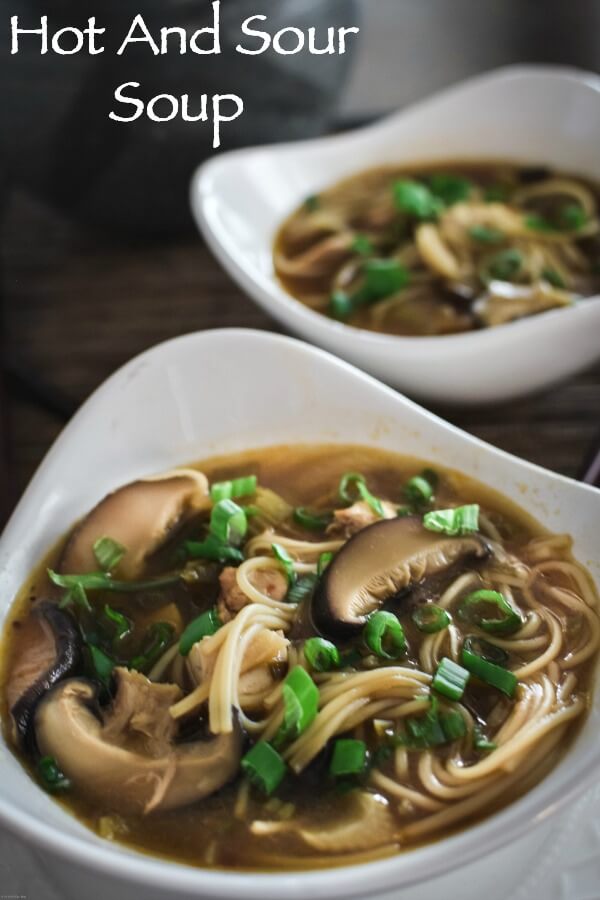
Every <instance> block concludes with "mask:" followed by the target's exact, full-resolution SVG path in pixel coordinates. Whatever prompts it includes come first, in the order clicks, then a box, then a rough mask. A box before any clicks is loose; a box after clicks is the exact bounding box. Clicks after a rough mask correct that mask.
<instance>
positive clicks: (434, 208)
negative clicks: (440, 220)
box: [394, 179, 444, 221]
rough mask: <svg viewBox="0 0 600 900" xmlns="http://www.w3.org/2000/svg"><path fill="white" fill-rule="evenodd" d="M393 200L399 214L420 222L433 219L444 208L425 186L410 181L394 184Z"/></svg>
mask: <svg viewBox="0 0 600 900" xmlns="http://www.w3.org/2000/svg"><path fill="white" fill-rule="evenodd" d="M394 200H395V202H396V206H397V207H398V209H399V210H400V211H401V212H403V213H407V214H408V215H409V216H414V218H415V219H419V220H420V221H425V220H428V219H435V218H436V217H437V216H438V214H439V213H440V212H441V211H442V209H443V207H444V204H443V202H442V201H441V200H440V199H439V198H438V197H435V196H434V195H433V194H432V192H431V191H430V190H429V188H428V187H427V186H426V185H424V184H421V183H420V182H418V181H411V180H410V179H405V180H402V181H397V182H396V184H395V185H394Z"/></svg>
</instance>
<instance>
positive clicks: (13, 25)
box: [10, 16, 48, 56]
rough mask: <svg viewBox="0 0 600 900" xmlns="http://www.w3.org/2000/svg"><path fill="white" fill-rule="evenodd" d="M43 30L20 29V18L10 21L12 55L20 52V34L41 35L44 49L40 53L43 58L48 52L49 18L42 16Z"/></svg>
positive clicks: (12, 18)
mask: <svg viewBox="0 0 600 900" xmlns="http://www.w3.org/2000/svg"><path fill="white" fill-rule="evenodd" d="M40 25H41V28H19V17H18V16H12V17H11V20H10V29H11V36H12V42H11V50H10V52H11V54H12V55H14V54H15V53H18V52H19V35H20V34H39V35H40V36H41V38H42V49H41V50H40V53H41V54H42V56H43V55H44V54H45V53H47V52H48V16H42V17H41V18H40Z"/></svg>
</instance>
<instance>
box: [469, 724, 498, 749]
mask: <svg viewBox="0 0 600 900" xmlns="http://www.w3.org/2000/svg"><path fill="white" fill-rule="evenodd" d="M473 747H474V748H475V750H479V751H480V752H482V753H490V752H491V751H492V750H495V749H496V747H497V745H496V744H495V743H494V742H493V741H490V740H488V738H487V737H486V736H485V734H484V733H483V731H482V730H481V728H480V727H479V725H475V727H474V729H473Z"/></svg>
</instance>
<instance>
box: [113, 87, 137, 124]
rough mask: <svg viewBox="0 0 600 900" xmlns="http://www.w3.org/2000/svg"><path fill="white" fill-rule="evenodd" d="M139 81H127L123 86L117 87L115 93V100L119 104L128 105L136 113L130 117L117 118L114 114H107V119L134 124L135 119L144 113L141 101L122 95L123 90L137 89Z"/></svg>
mask: <svg viewBox="0 0 600 900" xmlns="http://www.w3.org/2000/svg"><path fill="white" fill-rule="evenodd" d="M139 86H140V83H139V81H127V82H125V84H121V85H119V87H118V88H117V89H116V91H115V100H118V101H119V102H120V103H129V104H130V105H131V106H134V107H135V109H136V112H135V113H133V114H132V115H130V116H118V115H117V114H116V113H114V112H111V113H109V116H108V117H109V119H112V120H113V122H135V120H136V119H139V117H140V116H141V115H142V114H143V112H144V104H143V102H142V101H141V100H136V98H135V97H127V96H126V95H125V93H124V90H125V88H130V87H132V88H139Z"/></svg>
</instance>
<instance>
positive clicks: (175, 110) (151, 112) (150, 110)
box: [146, 94, 179, 122]
mask: <svg viewBox="0 0 600 900" xmlns="http://www.w3.org/2000/svg"><path fill="white" fill-rule="evenodd" d="M163 100H166V101H167V103H168V104H169V105H170V107H171V111H170V112H169V113H167V115H163V116H159V114H158V113H157V112H155V108H156V107H157V106H158V104H159V103H162V101H163ZM146 112H147V114H148V118H149V119H150V120H151V121H152V122H172V121H173V119H176V118H177V116H178V115H179V100H178V99H177V97H174V96H173V95H172V94H157V95H156V97H153V98H152V100H150V102H149V103H148V106H147V109H146Z"/></svg>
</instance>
